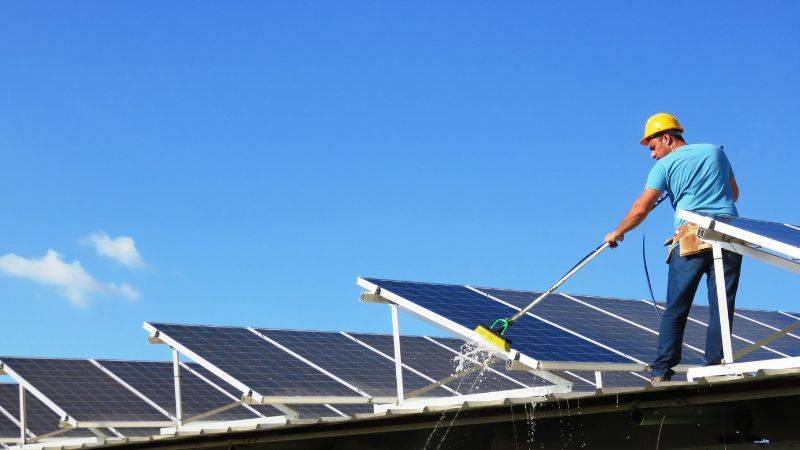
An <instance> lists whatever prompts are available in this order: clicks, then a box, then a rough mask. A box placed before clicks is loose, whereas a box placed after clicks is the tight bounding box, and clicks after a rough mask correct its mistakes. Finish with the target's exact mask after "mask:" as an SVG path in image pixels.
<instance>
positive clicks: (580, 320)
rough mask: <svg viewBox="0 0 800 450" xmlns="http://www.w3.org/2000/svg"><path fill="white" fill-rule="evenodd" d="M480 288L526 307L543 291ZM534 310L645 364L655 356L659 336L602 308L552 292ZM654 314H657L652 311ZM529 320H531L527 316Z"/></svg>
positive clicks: (689, 358)
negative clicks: (598, 308)
mask: <svg viewBox="0 0 800 450" xmlns="http://www.w3.org/2000/svg"><path fill="white" fill-rule="evenodd" d="M479 290H480V291H482V292H486V293H487V294H489V295H491V296H493V297H496V298H499V299H501V300H504V301H507V302H508V303H511V304H513V305H514V306H516V307H518V308H524V307H525V306H526V305H527V304H528V303H530V302H531V301H533V300H534V299H536V298H537V297H538V296H539V295H540V294H541V293H538V292H526V291H512V290H501V289H491V288H479ZM531 313H533V314H535V315H536V316H539V317H541V318H543V319H545V320H548V321H550V322H553V323H556V324H558V325H560V326H563V327H565V328H567V329H569V330H572V331H574V332H577V333H579V334H581V335H582V336H586V337H587V338H589V339H591V340H593V341H595V342H598V343H600V344H604V345H607V346H609V347H611V348H614V349H615V350H618V351H620V352H622V353H624V354H626V355H628V356H630V357H631V358H632V359H635V360H636V361H638V362H641V363H644V364H646V363H649V362H650V361H651V360H652V358H653V357H654V356H655V351H654V349H655V348H656V346H657V344H658V336H657V335H656V334H653V333H651V332H648V331H646V330H643V329H642V328H639V327H636V326H634V325H632V324H629V323H626V322H624V321H621V320H619V319H617V318H614V317H612V316H610V315H609V314H605V313H604V312H602V311H598V310H597V309H593V308H591V307H589V306H586V305H583V304H581V303H578V302H576V301H574V300H571V299H569V298H567V297H564V296H562V295H558V294H556V295H550V296H548V297H547V298H545V300H544V301H542V302H541V303H539V304H538V305H536V307H535V308H534V309H532V310H531ZM650 314H653V313H652V312H650ZM525 320H527V319H525ZM683 362H684V363H687V364H702V363H703V362H704V361H703V360H702V359H700V358H698V357H697V356H695V355H694V354H692V353H687V354H685V355H684V357H683Z"/></svg>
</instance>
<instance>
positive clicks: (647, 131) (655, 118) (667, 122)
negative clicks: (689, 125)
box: [639, 113, 683, 145]
mask: <svg viewBox="0 0 800 450" xmlns="http://www.w3.org/2000/svg"><path fill="white" fill-rule="evenodd" d="M668 130H679V131H680V132H681V133H683V127H682V126H681V124H679V123H678V119H676V118H675V116H673V115H672V114H667V113H658V114H653V115H652V116H650V118H649V119H647V122H646V123H645V124H644V136H642V139H640V140H639V143H640V144H642V145H647V141H649V140H650V138H651V137H653V136H654V135H656V134H658V133H661V132H662V131H668Z"/></svg>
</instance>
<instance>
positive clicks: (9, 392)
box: [0, 383, 93, 438]
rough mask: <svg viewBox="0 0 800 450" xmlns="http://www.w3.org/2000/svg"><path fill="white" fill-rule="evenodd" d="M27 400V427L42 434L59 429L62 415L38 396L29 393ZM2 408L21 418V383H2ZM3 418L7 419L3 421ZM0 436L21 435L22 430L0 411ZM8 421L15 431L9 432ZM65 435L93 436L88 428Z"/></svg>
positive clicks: (0, 391)
mask: <svg viewBox="0 0 800 450" xmlns="http://www.w3.org/2000/svg"><path fill="white" fill-rule="evenodd" d="M25 400H26V401H27V404H26V407H25V411H26V412H27V418H26V420H27V428H28V430H29V431H30V432H32V433H33V434H35V435H41V434H45V433H50V432H52V431H56V430H58V423H59V420H60V417H58V415H57V414H56V413H54V412H53V410H51V409H50V408H48V407H47V406H46V405H45V404H44V403H42V402H40V401H39V400H38V399H37V398H36V397H34V396H33V395H31V394H30V393H27V395H26V396H25ZM0 408H2V409H3V410H4V411H5V412H6V413H8V414H10V415H11V416H12V417H14V419H15V420H19V416H20V414H19V385H17V384H12V383H0ZM2 419H6V420H5V421H3V420H2ZM0 422H3V423H0V430H2V431H0V436H2V437H13V438H17V437H19V435H20V430H19V427H18V426H17V424H16V423H15V422H13V421H11V419H9V418H7V417H6V416H5V415H4V414H3V413H2V412H0ZM5 422H8V423H10V424H11V426H12V427H13V433H12V434H10V435H9V434H8V432H9V430H8V428H7V425H8V424H5ZM60 436H63V437H90V436H93V434H92V433H91V432H89V431H88V430H71V431H69V432H67V433H64V434H61V435H60Z"/></svg>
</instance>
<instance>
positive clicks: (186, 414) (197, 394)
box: [98, 360, 282, 420]
mask: <svg viewBox="0 0 800 450" xmlns="http://www.w3.org/2000/svg"><path fill="white" fill-rule="evenodd" d="M98 363H99V364H100V365H102V366H103V367H105V368H106V369H108V370H110V371H111V372H112V373H114V375H116V376H118V377H119V378H121V379H122V380H123V381H125V382H126V383H128V384H129V385H131V386H132V387H133V388H134V389H136V390H137V391H139V392H140V393H142V394H143V395H144V396H146V397H147V398H149V399H150V400H152V401H153V402H154V403H156V404H157V405H158V406H160V407H161V408H163V409H165V410H167V411H168V412H169V413H170V414H172V416H173V417H174V416H175V415H176V412H175V384H174V378H173V366H172V363H171V362H155V361H119V360H101V361H98ZM233 401H235V400H234V399H231V398H230V397H229V396H227V395H225V394H223V393H222V392H220V391H219V390H217V389H215V388H214V387H212V386H211V385H210V384H208V383H206V382H205V381H203V380H202V379H200V378H199V377H197V376H196V375H194V374H193V373H192V372H190V371H188V370H185V369H183V370H181V406H182V408H183V418H184V419H188V418H191V417H192V416H196V415H199V414H203V413H206V412H209V411H211V410H213V409H215V408H219V407H221V406H225V405H227V404H230V403H231V402H233ZM273 415H282V414H281V413H280V412H279V411H277V410H274V414H273ZM255 417H257V415H256V414H255V413H254V412H253V411H251V410H248V409H247V408H245V407H244V406H238V407H235V408H232V409H229V410H227V411H223V412H221V413H218V414H215V415H213V416H209V417H208V418H206V419H204V420H242V419H252V418H255Z"/></svg>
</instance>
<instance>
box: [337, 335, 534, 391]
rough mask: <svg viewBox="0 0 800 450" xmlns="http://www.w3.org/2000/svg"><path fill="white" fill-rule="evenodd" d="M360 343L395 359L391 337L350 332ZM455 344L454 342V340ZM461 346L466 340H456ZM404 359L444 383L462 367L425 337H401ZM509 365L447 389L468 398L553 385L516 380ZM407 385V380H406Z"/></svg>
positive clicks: (407, 388) (469, 377) (474, 375)
mask: <svg viewBox="0 0 800 450" xmlns="http://www.w3.org/2000/svg"><path fill="white" fill-rule="evenodd" d="M348 334H349V335H350V336H352V337H354V338H355V339H357V340H358V341H360V342H363V343H364V344H366V345H368V346H370V347H372V348H374V349H375V350H377V351H379V352H381V353H382V354H384V355H387V356H389V357H393V356H394V341H393V338H392V336H391V335H385V334H361V333H348ZM451 341H454V340H451ZM456 342H460V343H461V344H463V343H464V341H456ZM400 349H401V359H402V362H403V364H405V365H407V366H409V367H411V368H413V369H415V370H417V371H420V372H422V373H425V374H426V375H428V376H430V377H432V378H434V379H436V380H443V379H445V378H447V377H450V376H452V375H454V374H455V373H456V372H457V371H456V368H457V366H458V365H459V364H458V361H456V353H454V352H453V351H450V350H448V349H446V348H445V347H443V346H441V345H438V344H436V343H435V342H433V341H431V340H428V339H426V338H425V337H421V336H401V338H400ZM477 365H478V362H477V361H475V362H474V363H470V362H469V361H468V362H467V364H465V365H464V367H462V368H461V369H462V370H465V369H469V368H471V367H474V366H477ZM504 366H505V364H504V363H502V364H497V365H495V367H493V369H499V370H500V371H501V372H500V373H497V372H495V371H493V370H483V371H480V370H479V371H476V372H473V373H470V374H468V375H466V376H464V377H462V378H459V379H458V380H455V381H453V382H451V383H448V384H447V387H449V388H451V389H453V390H455V391H456V392H458V393H459V394H462V395H466V394H471V393H479V392H489V391H502V390H511V389H522V388H525V387H530V386H543V385H545V384H550V383H547V382H545V381H544V380H542V379H540V378H538V377H536V376H534V375H533V374H528V375H530V377H529V379H530V382H531V384H526V383H523V382H520V381H517V380H515V379H514V378H511V377H509V376H508V375H507V374H505V373H504V372H506V371H505V369H504ZM403 381H404V382H405V379H404V380H403ZM404 389H405V392H406V393H408V392H410V391H412V390H413V388H411V387H410V386H405V383H404Z"/></svg>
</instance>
